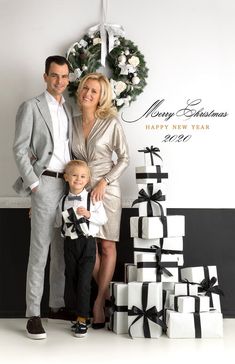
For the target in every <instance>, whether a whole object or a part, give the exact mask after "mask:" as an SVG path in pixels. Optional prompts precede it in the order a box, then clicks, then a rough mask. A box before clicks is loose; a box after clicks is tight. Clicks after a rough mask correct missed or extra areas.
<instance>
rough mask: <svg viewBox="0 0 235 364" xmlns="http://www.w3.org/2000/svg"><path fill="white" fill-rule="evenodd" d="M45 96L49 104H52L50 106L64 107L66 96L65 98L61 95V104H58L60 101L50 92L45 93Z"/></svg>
mask: <svg viewBox="0 0 235 364" xmlns="http://www.w3.org/2000/svg"><path fill="white" fill-rule="evenodd" d="M45 96H46V100H47V102H48V103H50V104H54V105H63V104H64V103H65V99H64V96H63V95H61V100H60V102H58V101H57V100H56V99H55V98H54V96H52V95H51V94H50V92H48V91H47V90H46V91H45Z"/></svg>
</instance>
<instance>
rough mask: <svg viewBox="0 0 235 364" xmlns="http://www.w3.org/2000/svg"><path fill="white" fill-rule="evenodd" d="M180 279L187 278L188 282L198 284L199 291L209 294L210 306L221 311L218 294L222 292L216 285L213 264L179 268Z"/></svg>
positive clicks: (215, 273) (216, 278)
mask: <svg viewBox="0 0 235 364" xmlns="http://www.w3.org/2000/svg"><path fill="white" fill-rule="evenodd" d="M180 275H181V280H184V279H186V280H188V281H190V282H194V283H198V284H199V289H198V291H199V293H200V292H201V293H202V294H204V295H207V296H209V298H210V307H211V308H214V309H216V310H217V311H218V312H220V311H221V305H220V296H221V295H223V292H222V291H221V289H220V288H219V287H218V284H217V280H218V276H217V268H216V266H215V265H211V266H200V267H186V268H181V270H180Z"/></svg>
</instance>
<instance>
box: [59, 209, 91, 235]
mask: <svg viewBox="0 0 235 364" xmlns="http://www.w3.org/2000/svg"><path fill="white" fill-rule="evenodd" d="M62 216H63V219H64V223H65V224H66V230H65V235H66V236H69V237H70V239H77V238H78V234H77V232H76V229H75V224H74V221H76V222H77V224H79V226H80V229H81V233H82V234H83V235H84V236H88V235H89V229H88V225H87V223H86V222H84V219H83V218H82V216H80V215H78V214H77V212H76V208H74V207H71V208H69V209H67V210H64V211H62Z"/></svg>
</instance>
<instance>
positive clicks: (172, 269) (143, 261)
mask: <svg viewBox="0 0 235 364" xmlns="http://www.w3.org/2000/svg"><path fill="white" fill-rule="evenodd" d="M159 250H160V248H159ZM178 271H179V270H178V260H177V257H175V256H174V255H170V254H161V255H160V256H159V257H158V256H157V255H156V254H153V253H152V254H138V255H137V281H138V282H145V281H147V282H178V280H179V279H178V278H179V277H178Z"/></svg>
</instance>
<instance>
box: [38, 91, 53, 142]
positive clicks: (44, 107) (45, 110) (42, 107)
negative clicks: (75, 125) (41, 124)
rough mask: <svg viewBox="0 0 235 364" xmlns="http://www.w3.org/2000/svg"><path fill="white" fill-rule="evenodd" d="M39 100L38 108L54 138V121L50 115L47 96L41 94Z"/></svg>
mask: <svg viewBox="0 0 235 364" xmlns="http://www.w3.org/2000/svg"><path fill="white" fill-rule="evenodd" d="M36 99H37V101H38V102H37V106H38V109H39V112H40V113H41V115H42V117H43V119H44V121H45V123H46V124H47V126H48V128H49V130H50V132H51V135H52V136H53V126H52V120H51V114H50V110H49V107H48V104H47V101H46V96H45V94H44V93H43V94H41V95H40V96H38V97H36Z"/></svg>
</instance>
